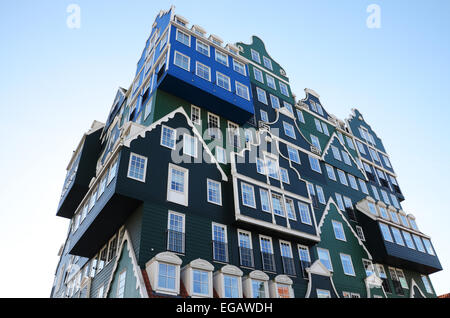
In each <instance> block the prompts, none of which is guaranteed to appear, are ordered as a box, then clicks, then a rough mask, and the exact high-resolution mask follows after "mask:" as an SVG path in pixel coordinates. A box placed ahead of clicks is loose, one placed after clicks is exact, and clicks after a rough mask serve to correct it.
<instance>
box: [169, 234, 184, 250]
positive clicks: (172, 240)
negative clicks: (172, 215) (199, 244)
mask: <svg viewBox="0 0 450 318" xmlns="http://www.w3.org/2000/svg"><path fill="white" fill-rule="evenodd" d="M167 250H168V251H171V252H174V253H180V254H184V252H185V248H184V233H183V232H179V231H172V230H168V231H167Z"/></svg>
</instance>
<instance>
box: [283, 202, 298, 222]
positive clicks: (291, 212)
mask: <svg viewBox="0 0 450 318" xmlns="http://www.w3.org/2000/svg"><path fill="white" fill-rule="evenodd" d="M286 213H287V216H288V218H289V219H291V220H294V221H295V220H297V218H296V217H295V207H294V201H293V200H291V199H288V198H286Z"/></svg>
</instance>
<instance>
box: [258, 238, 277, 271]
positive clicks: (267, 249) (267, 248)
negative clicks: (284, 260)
mask: <svg viewBox="0 0 450 318" xmlns="http://www.w3.org/2000/svg"><path fill="white" fill-rule="evenodd" d="M259 244H260V247H261V256H262V264H263V269H264V270H265V271H270V272H275V271H276V268H275V260H274V257H273V249H272V239H271V238H270V237H266V236H260V237H259Z"/></svg>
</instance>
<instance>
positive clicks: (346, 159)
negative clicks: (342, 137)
mask: <svg viewBox="0 0 450 318" xmlns="http://www.w3.org/2000/svg"><path fill="white" fill-rule="evenodd" d="M342 158H344V162H345V164H347V165H349V166H351V165H352V162H351V161H350V156H349V155H348V153H347V152H345V151H342Z"/></svg>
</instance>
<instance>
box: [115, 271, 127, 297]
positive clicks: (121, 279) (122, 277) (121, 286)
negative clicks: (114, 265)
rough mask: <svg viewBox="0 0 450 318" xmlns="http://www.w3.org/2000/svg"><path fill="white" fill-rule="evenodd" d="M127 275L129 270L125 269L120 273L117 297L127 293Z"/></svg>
mask: <svg viewBox="0 0 450 318" xmlns="http://www.w3.org/2000/svg"><path fill="white" fill-rule="evenodd" d="M126 277H127V271H126V270H125V271H123V272H122V273H120V275H119V284H118V285H117V298H123V296H124V295H125V280H126Z"/></svg>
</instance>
